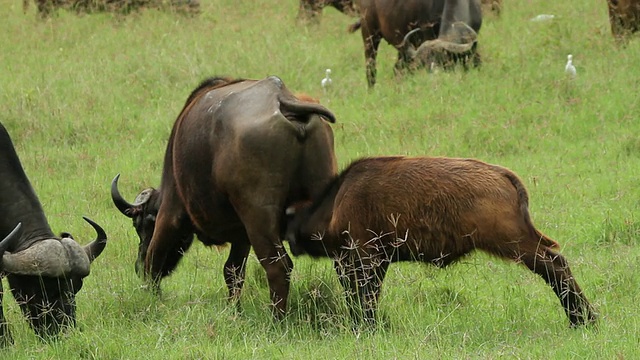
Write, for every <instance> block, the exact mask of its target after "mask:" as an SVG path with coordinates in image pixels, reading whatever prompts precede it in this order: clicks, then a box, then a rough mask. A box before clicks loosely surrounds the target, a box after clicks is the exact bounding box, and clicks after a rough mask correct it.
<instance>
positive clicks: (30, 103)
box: [0, 0, 640, 359]
mask: <svg viewBox="0 0 640 360" xmlns="http://www.w3.org/2000/svg"><path fill="white" fill-rule="evenodd" d="M504 2H505V4H504V6H503V14H502V17H501V18H499V19H496V18H491V17H490V18H488V19H486V20H485V22H484V24H483V27H482V30H481V31H480V39H479V41H480V49H481V52H482V55H483V59H484V64H483V66H482V68H481V69H480V70H478V71H475V70H474V71H469V72H468V73H462V72H457V73H438V74H431V75H430V74H427V73H426V72H418V73H416V74H415V75H413V76H407V77H404V78H402V79H398V78H395V77H394V75H393V70H392V69H393V64H394V62H395V57H396V53H395V50H394V49H393V48H392V47H391V46H389V45H387V44H386V43H383V44H382V45H381V49H380V53H379V61H378V83H377V85H376V87H375V89H374V90H373V91H368V90H367V86H366V79H365V71H364V56H363V46H362V41H361V38H360V35H359V34H347V33H346V28H347V26H348V25H349V24H351V23H352V21H353V19H352V18H349V17H346V16H345V15H343V14H340V13H338V12H337V11H335V10H333V9H327V10H326V11H325V12H324V15H323V18H322V21H321V23H320V24H319V25H317V26H308V27H305V26H299V25H297V24H296V20H295V17H296V13H297V0H287V1H284V2H279V1H274V0H271V1H269V0H254V1H248V0H236V1H232V0H216V1H208V2H207V1H203V2H202V14H201V15H200V16H197V17H188V16H182V15H179V14H172V13H168V12H158V11H143V12H141V13H135V14H131V15H129V16H126V17H122V16H117V15H109V14H93V15H84V16H77V15H75V14H74V13H69V12H65V11H60V12H58V14H57V16H54V17H53V18H51V19H48V20H44V21H42V20H39V19H38V18H37V16H36V14H35V9H34V6H32V7H31V8H30V10H29V11H28V12H27V13H26V14H23V12H22V4H21V2H20V1H17V0H11V1H9V0H0V18H2V19H3V20H2V21H0V33H2V34H3V35H2V36H0V49H2V50H1V51H0V114H2V115H0V121H1V122H2V123H3V124H4V125H5V126H6V127H7V128H8V130H9V131H10V133H11V136H12V138H13V141H14V143H15V145H16V148H17V151H18V153H19V155H20V157H21V160H22V163H23V166H24V168H25V170H26V172H27V174H28V176H29V177H30V180H31V182H32V184H33V186H34V187H35V189H36V191H37V193H38V195H39V197H40V200H41V202H42V204H43V206H44V208H45V211H46V212H47V215H48V219H49V222H50V224H51V226H52V228H53V229H54V231H55V232H60V231H69V232H71V233H73V234H74V235H75V237H76V239H82V241H81V242H83V243H85V242H87V241H89V240H90V239H92V237H93V236H94V233H93V231H92V229H91V228H90V227H89V226H88V225H87V224H86V223H84V221H83V220H82V218H81V216H82V215H87V216H89V217H91V218H93V219H94V220H96V221H97V222H98V223H100V224H101V225H102V226H103V227H104V228H105V230H106V231H107V234H108V235H109V244H108V246H107V249H106V250H105V252H104V253H103V255H102V256H101V257H100V258H99V259H98V260H96V262H95V263H94V266H93V268H92V273H91V275H90V276H89V277H88V278H87V279H86V281H85V286H84V288H83V289H82V291H81V292H80V294H79V296H78V298H77V300H78V306H79V308H78V328H76V329H74V330H72V331H69V332H67V333H66V334H65V335H63V336H62V337H61V338H60V340H59V341H57V342H53V343H43V342H41V341H39V340H38V339H37V338H36V336H35V335H34V334H33V332H32V331H31V330H30V329H29V327H28V325H27V323H26V322H25V321H24V320H23V319H22V318H21V314H20V311H19V308H18V306H17V305H16V303H15V302H14V301H13V299H12V298H11V297H10V296H6V297H5V301H4V302H5V304H4V308H5V313H6V314H7V317H8V319H9V322H10V325H11V328H12V330H13V334H14V337H15V342H16V344H15V346H13V347H11V348H8V349H5V350H0V358H2V359H36V358H37V359H201V358H207V359H240V358H243V359H246V358H252V359H276V358H277V359H335V358H344V359H388V358H398V359H413V358H415V359H423V358H425V359H426V358H436V359H451V358H455V359H461V358H471V359H475V358H481V359H496V358H522V359H568V358H575V359H633V358H637V356H638V355H637V353H638V346H639V342H640V320H639V319H640V318H639V317H638V312H639V310H640V306H639V305H638V299H640V282H639V281H638V273H639V272H640V249H639V245H640V218H639V217H640V213H639V202H638V200H639V199H640V190H639V189H638V187H637V179H638V177H639V175H640V138H639V137H638V134H639V133H640V123H639V122H638V114H639V113H640V100H639V98H638V87H639V86H640V82H639V80H638V75H639V74H640V62H639V61H638V59H640V42H639V41H638V40H637V39H635V40H631V41H630V42H629V43H628V44H627V46H626V47H620V46H617V45H616V44H615V42H614V41H613V38H612V36H611V34H610V29H609V23H608V17H607V7H606V2H605V0H586V1H572V2H564V1H553V0H523V1H516V0H505V1H504ZM541 13H547V14H554V15H556V19H554V20H553V21H551V22H544V23H535V22H530V21H529V19H530V18H532V17H534V16H536V15H537V14H541ZM570 53H571V54H573V57H574V64H575V65H576V67H577V71H578V76H577V78H576V79H575V80H573V81H570V80H568V79H567V78H565V74H564V64H565V62H566V58H567V55H568V54H570ZM325 68H331V69H332V76H333V80H334V89H333V91H332V92H330V93H329V94H327V95H324V94H323V92H322V89H321V87H320V80H321V79H322V77H323V76H324V69H325ZM211 75H229V76H233V77H246V78H256V79H257V78H263V77H265V76H267V75H278V76H280V77H281V78H282V79H283V80H284V82H285V83H286V84H287V86H288V87H289V88H290V89H292V90H293V91H296V92H304V93H307V94H310V95H313V96H317V97H319V98H320V99H321V101H322V103H323V104H325V105H326V106H327V107H329V108H330V109H331V110H333V111H334V112H335V114H336V115H337V117H338V122H337V123H336V124H335V126H334V131H335V137H336V153H337V156H338V159H339V163H340V166H341V167H343V166H345V165H346V164H348V163H349V162H350V161H351V160H353V159H355V158H358V157H362V156H367V155H390V154H407V155H442V156H451V157H473V158H478V159H481V160H484V161H487V162H491V163H496V164H500V165H503V166H506V167H508V168H510V169H512V170H514V171H515V172H516V173H517V174H519V175H520V177H521V178H522V180H523V181H524V183H525V184H526V185H527V187H528V190H529V193H530V198H531V200H530V204H531V209H530V210H531V214H532V217H533V220H534V223H535V224H536V226H537V227H538V228H539V229H540V230H541V231H543V232H544V233H546V234H548V235H549V236H550V237H552V238H554V239H556V240H557V241H558V242H559V243H560V244H561V246H562V253H563V254H564V255H565V256H566V257H567V259H568V260H569V263H570V265H571V267H572V270H573V273H574V275H575V276H576V279H577V280H578V282H579V284H580V285H581V286H582V288H583V290H584V291H585V294H586V296H587V297H588V298H589V300H590V301H591V302H592V304H593V305H594V307H595V308H596V309H597V312H598V313H599V316H600V319H599V323H598V326H597V327H595V328H586V329H585V328H578V329H570V328H569V326H568V320H567V318H566V316H565V315H564V312H563V309H562V307H561V306H560V303H559V302H558V300H557V298H556V296H555V295H554V294H553V292H552V290H551V289H550V288H549V287H548V286H547V285H546V284H545V283H544V282H543V281H542V280H541V279H540V278H538V277H537V276H536V275H534V274H531V273H530V272H529V271H528V270H526V269H525V268H524V267H522V266H520V265H515V264H512V263H506V262H503V261H502V260H498V259H495V258H492V257H489V256H486V255H483V254H474V255H473V256H471V257H469V258H467V259H466V260H464V261H462V262H461V263H459V264H457V265H455V266H453V267H451V268H448V269H445V270H438V269H435V268H432V267H428V266H424V265H421V264H417V263H412V264H394V265H392V266H391V268H390V272H389V275H388V276H387V279H386V281H385V284H384V290H383V293H382V298H381V304H380V306H381V309H380V310H381V315H382V318H383V324H382V325H381V326H380V329H379V330H378V331H376V332H353V331H352V330H351V328H350V326H349V319H348V311H347V309H346V305H345V303H344V301H343V299H342V298H341V294H340V286H339V284H338V281H337V277H336V275H335V274H334V272H333V270H332V267H331V264H330V262H329V261H328V260H326V261H320V260H318V261H313V260H312V259H308V258H295V259H294V262H295V265H296V268H295V270H294V273H293V281H292V292H291V296H290V300H289V301H290V304H291V305H290V313H289V316H288V318H287V319H286V320H285V321H284V322H282V323H274V322H273V321H272V319H271V316H270V314H269V308H268V304H269V298H268V288H267V282H266V277H265V274H264V271H263V270H262V268H261V267H260V266H259V264H258V262H257V260H256V259H255V257H252V258H251V262H250V264H249V269H248V271H247V283H246V284H245V288H244V291H243V296H242V299H241V301H242V304H243V306H244V310H245V311H244V312H243V313H242V314H241V315H240V314H237V313H236V312H235V311H234V308H233V307H232V306H230V305H228V304H227V302H226V300H225V296H226V292H227V291H226V287H225V285H224V281H223V277H222V266H223V263H224V261H225V260H226V255H227V251H228V249H209V248H205V247H204V246H202V245H201V244H200V243H197V242H196V243H195V244H194V246H193V247H192V249H191V250H190V252H189V253H188V254H187V255H186V256H185V257H184V260H183V262H182V263H181V264H180V266H179V267H178V269H177V271H176V272H175V273H174V274H173V275H172V276H171V277H169V278H167V279H165V280H164V282H163V290H164V294H163V296H162V297H161V298H156V297H155V296H153V295H152V294H150V293H149V292H147V291H146V290H145V289H144V288H143V283H142V281H141V280H139V279H138V278H137V277H136V275H135V273H134V268H133V265H134V261H135V257H136V254H137V244H138V238H137V235H136V233H135V231H134V229H133V227H132V226H131V222H130V220H129V219H127V218H125V217H124V216H122V215H121V214H120V213H119V212H118V211H117V210H116V209H115V207H114V206H113V205H112V203H111V199H110V195H109V185H110V181H111V179H112V178H113V177H114V176H115V175H116V174H117V173H121V174H122V177H121V180H120V190H121V192H122V193H123V195H125V196H126V197H127V198H129V199H130V200H133V197H134V196H135V195H136V194H137V193H138V192H139V191H140V190H141V189H142V188H144V187H146V186H158V185H159V180H160V174H161V171H162V158H163V155H164V149H165V145H166V140H167V138H168V136H169V132H170V129H171V126H172V124H173V121H174V120H175V117H176V116H177V114H178V112H179V111H180V109H181V108H182V105H183V104H184V101H185V99H186V97H187V96H188V95H189V93H190V92H191V90H193V88H194V87H195V86H196V85H197V84H198V83H199V82H200V81H201V80H202V79H203V78H205V77H208V76H211ZM0 176H1V174H0ZM5 284H6V282H5Z"/></svg>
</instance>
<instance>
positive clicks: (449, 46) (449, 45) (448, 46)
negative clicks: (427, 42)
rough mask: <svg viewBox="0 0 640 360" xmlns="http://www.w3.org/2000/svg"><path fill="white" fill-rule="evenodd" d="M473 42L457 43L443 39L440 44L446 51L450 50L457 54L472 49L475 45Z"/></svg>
mask: <svg viewBox="0 0 640 360" xmlns="http://www.w3.org/2000/svg"><path fill="white" fill-rule="evenodd" d="M473 44H474V43H473V42H471V43H468V44H456V43H453V42H448V41H442V42H441V43H440V46H441V47H442V48H443V49H445V50H446V51H449V52H452V53H455V54H463V53H466V52H468V51H470V50H471V48H472V47H473Z"/></svg>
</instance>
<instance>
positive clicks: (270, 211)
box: [237, 201, 293, 319]
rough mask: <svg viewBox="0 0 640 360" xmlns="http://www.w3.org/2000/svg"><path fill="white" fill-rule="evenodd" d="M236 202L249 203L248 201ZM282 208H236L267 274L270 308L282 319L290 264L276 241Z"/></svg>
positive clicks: (285, 303)
mask: <svg viewBox="0 0 640 360" xmlns="http://www.w3.org/2000/svg"><path fill="white" fill-rule="evenodd" d="M239 203H250V202H249V201H245V202H239ZM279 208H281V207H278V206H274V207H271V206H269V207H265V208H262V209H256V208H251V207H247V208H243V209H238V210H237V212H238V215H239V216H240V219H241V220H242V223H243V224H248V225H246V228H247V236H248V237H249V241H250V242H251V246H253V250H254V251H255V253H256V256H257V257H258V260H259V261H260V264H261V265H262V267H263V268H264V270H265V272H266V273H267V281H268V283H269V291H270V295H271V305H272V306H273V309H272V310H273V314H274V316H275V317H276V318H277V319H280V318H282V317H283V316H284V314H285V313H286V310H287V297H288V296H289V283H290V278H291V271H292V270H293V261H291V258H290V257H289V255H288V254H287V252H286V250H285V248H284V246H283V245H282V242H281V241H280V238H279V235H278V234H279V233H280V232H279V230H278V224H279V220H280V219H279V218H278V215H279V214H280V211H278V209H279Z"/></svg>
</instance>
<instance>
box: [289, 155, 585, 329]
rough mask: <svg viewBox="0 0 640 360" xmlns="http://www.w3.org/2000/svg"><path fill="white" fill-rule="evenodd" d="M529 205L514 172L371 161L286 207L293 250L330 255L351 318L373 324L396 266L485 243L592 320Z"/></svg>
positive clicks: (580, 319) (572, 312)
mask: <svg viewBox="0 0 640 360" xmlns="http://www.w3.org/2000/svg"><path fill="white" fill-rule="evenodd" d="M528 201H529V200H528V196H527V192H526V190H525V188H524V186H523V184H522V182H521V181H520V180H519V179H518V177H517V176H516V175H515V174H514V173H513V172H511V171H509V170H508V169H506V168H503V167H500V166H495V165H490V164H487V163H484V162H481V161H478V160H472V159H454V158H429V157H421V158H409V157H381V158H367V159H362V160H358V161H356V162H354V163H352V164H351V165H350V166H349V167H348V168H347V169H346V170H344V171H343V172H342V173H341V174H340V175H338V176H337V177H336V178H335V179H334V180H333V181H332V182H331V183H330V185H329V186H328V187H327V188H326V189H325V191H324V192H323V194H322V195H321V196H319V197H318V198H316V199H315V200H314V202H313V203H307V204H298V205H299V206H296V207H290V208H289V209H288V213H289V214H290V215H291V214H294V213H295V214H294V216H293V218H292V219H291V220H290V222H289V227H288V230H287V239H288V240H289V242H290V245H291V251H292V252H293V253H294V255H299V254H303V253H306V254H309V255H311V256H314V257H331V258H333V260H334V264H335V268H336V271H337V272H338V275H339V277H340V280H341V282H342V284H343V286H345V290H347V291H348V292H349V295H350V296H348V298H349V300H350V301H351V304H350V306H351V309H352V316H355V317H356V318H360V316H362V315H364V319H365V320H366V321H370V322H373V321H374V320H375V309H376V305H377V301H378V295H379V293H380V287H381V285H382V281H383V280H384V276H385V273H386V271H387V269H388V266H389V264H390V263H391V262H395V261H422V262H427V263H431V264H434V265H436V266H438V267H444V266H447V265H449V264H451V263H453V262H455V261H456V260H458V259H460V258H461V257H463V256H464V255H467V254H469V253H470V252H472V251H474V250H476V249H479V250H483V251H485V252H487V253H490V254H493V255H496V256H499V257H501V258H506V259H511V260H513V261H515V262H518V263H522V264H524V265H525V266H526V267H528V268H529V269H530V270H531V271H533V272H534V273H536V274H538V275H540V276H541V277H542V278H543V279H544V280H545V281H546V282H547V284H549V286H551V288H552V289H553V291H554V292H555V293H556V295H557V296H558V298H559V299H560V302H561V303H562V306H563V307H564V309H565V312H566V313H567V316H568V317H569V320H570V322H571V324H572V325H583V324H586V323H590V322H594V321H595V314H594V313H593V311H592V309H591V306H590V305H589V303H588V301H587V299H586V298H585V296H584V295H583V293H582V290H580V287H579V286H578V284H577V283H576V281H575V279H574V278H573V275H572V274H571V270H570V269H569V266H568V265H567V262H566V260H565V258H564V257H563V256H562V255H560V254H558V253H557V252H556V251H555V250H554V248H557V247H558V244H557V243H556V242H555V241H553V240H552V239H550V238H548V237H547V236H545V235H543V234H542V233H541V232H539V231H538V230H537V229H536V228H535V227H534V226H533V224H532V223H531V219H530V217H529V211H528ZM360 311H363V313H360Z"/></svg>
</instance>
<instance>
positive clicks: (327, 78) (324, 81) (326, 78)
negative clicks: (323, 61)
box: [320, 69, 333, 93]
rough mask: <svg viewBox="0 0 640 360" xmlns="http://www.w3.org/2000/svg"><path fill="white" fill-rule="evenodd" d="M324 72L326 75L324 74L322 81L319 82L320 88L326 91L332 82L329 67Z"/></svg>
mask: <svg viewBox="0 0 640 360" xmlns="http://www.w3.org/2000/svg"><path fill="white" fill-rule="evenodd" d="M325 74H326V75H325V76H324V79H322V82H320V84H321V85H322V89H324V92H325V93H326V92H327V90H329V88H330V87H331V83H332V82H333V81H332V80H331V77H330V75H331V69H327V70H326V71H325Z"/></svg>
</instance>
